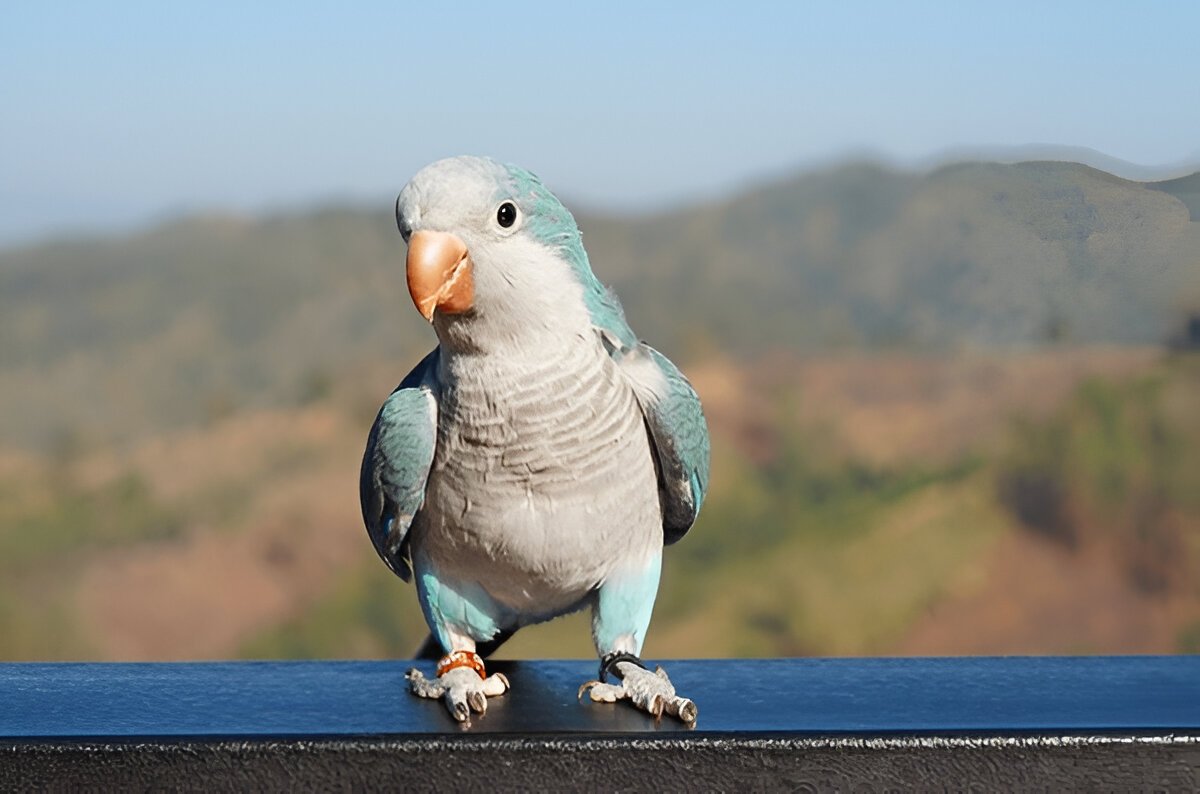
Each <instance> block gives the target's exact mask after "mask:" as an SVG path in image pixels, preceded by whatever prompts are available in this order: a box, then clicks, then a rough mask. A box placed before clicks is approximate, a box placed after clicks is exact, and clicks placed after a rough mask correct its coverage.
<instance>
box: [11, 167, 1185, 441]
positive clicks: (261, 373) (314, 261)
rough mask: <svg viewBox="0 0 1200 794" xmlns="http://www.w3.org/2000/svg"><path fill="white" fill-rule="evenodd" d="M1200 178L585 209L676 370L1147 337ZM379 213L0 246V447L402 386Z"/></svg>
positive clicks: (909, 177)
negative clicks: (831, 354)
mask: <svg viewBox="0 0 1200 794" xmlns="http://www.w3.org/2000/svg"><path fill="white" fill-rule="evenodd" d="M1198 183H1200V174H1192V175H1189V176H1186V177H1181V178H1179V179H1176V180H1167V181H1163V182H1157V183H1141V182H1134V181H1130V180H1126V179H1122V178H1121V177H1118V176H1114V175H1112V174H1109V173H1106V172H1103V171H1099V170H1097V169H1094V168H1091V167H1089V166H1087V165H1082V164H1072V163H1053V162H1037V163H1018V164H999V163H985V162H963V163H953V164H947V165H944V166H942V167H940V168H937V169H934V170H932V171H930V172H928V173H917V172H908V171H903V170H898V169H894V168H890V167H889V166H887V165H884V164H880V163H873V162H855V163H845V164H841V165H838V166H831V167H829V168H826V169H822V170H818V171H811V172H804V173H802V174H797V175H792V176H789V177H786V178H784V179H780V180H777V181H774V182H771V183H767V184H764V185H761V186H759V187H757V188H754V189H749V190H745V191H742V192H739V193H736V194H733V195H731V196H729V197H727V198H725V199H722V200H719V201H713V202H708V203H704V204H701V205H697V206H693V207H688V208H679V209H675V210H671V211H665V212H657V213H653V214H650V215H647V216H644V217H634V218H631V217H622V216H615V215H611V214H594V213H589V212H587V211H586V210H585V211H581V212H578V213H577V217H578V219H579V222H580V226H581V228H582V230H583V233H584V240H585V244H586V245H587V248H588V251H589V255H590V257H591V260H592V263H593V267H594V269H595V270H596V272H597V275H598V276H599V277H600V279H601V280H602V281H604V282H606V283H609V284H611V285H612V286H613V287H614V288H615V289H616V291H617V293H618V294H619V295H620V296H621V299H622V301H623V302H624V304H625V307H626V310H627V313H628V315H629V317H630V320H631V323H632V324H633V327H634V328H635V329H636V330H637V331H638V332H639V334H641V335H642V336H643V337H644V338H646V339H648V340H651V341H652V342H653V343H654V344H655V345H656V346H657V347H660V348H662V349H664V350H665V351H666V352H668V353H669V354H671V355H673V356H675V357H677V358H679V359H682V360H684V361H688V360H696V359H699V358H702V357H704V356H705V355H708V354H710V353H711V352H714V351H719V352H722V353H725V354H733V355H752V354H754V353H756V352H760V351H764V350H772V349H783V350H791V351H797V352H805V351H813V350H820V349H823V348H829V347H856V348H892V347H903V348H912V349H918V350H946V349H955V348H962V347H967V348H970V347H991V348H1005V347H1022V346H1031V345H1038V344H1044V343H1047V342H1053V343H1076V344H1132V345H1143V344H1147V343H1156V342H1161V341H1162V340H1164V339H1165V338H1167V336H1168V335H1169V334H1170V332H1171V331H1172V330H1173V329H1174V328H1176V327H1177V326H1178V324H1179V318H1180V316H1181V315H1182V313H1185V312H1188V311H1192V310H1195V309H1196V307H1198V306H1200V223H1197V221H1196V209H1195V208H1196V206H1198V205H1197V204H1196V198H1197V196H1200V192H1198V191H1197V184H1198ZM389 210H390V208H380V209H378V210H366V209H362V208H355V207H338V206H327V207H324V208H320V209H317V210H313V211H310V212H304V213H280V214H274V215H270V216H267V217H263V218H247V217H244V216H236V215H232V216H231V215H220V214H214V213H206V214H204V215H202V216H199V217H195V218H183V219H175V220H173V221H170V222H167V223H163V224H160V225H157V226H154V227H152V228H149V229H146V230H143V231H141V232H138V233H136V234H132V235H126V236H116V237H106V238H72V239H70V240H67V241H58V242H51V243H45V244H41V245H32V246H23V247H20V248H17V249H8V250H4V251H0V395H3V396H0V437H2V438H4V439H6V440H12V441H14V442H16V443H20V444H30V443H32V444H40V445H44V444H46V443H50V442H51V441H52V440H53V439H56V438H62V437H64V436H73V435H78V434H83V435H85V436H89V437H91V436H94V437H99V438H113V437H115V438H119V437H122V436H128V435H130V434H137V433H140V432H146V431H151V430H153V429H154V428H156V427H163V426H164V425H173V424H177V423H195V422H202V421H204V420H205V417H207V416H210V415H212V414H213V413H214V412H217V413H219V412H221V411H227V410H236V409H237V408H239V407H243V406H246V407H249V406H255V405H257V406H263V405H274V404H280V403H286V402H288V401H296V400H302V399H304V395H305V394H306V393H307V392H308V391H309V390H311V389H312V388H314V384H319V383H337V382H340V381H341V380H343V379H345V378H349V377H353V374H352V373H354V372H357V371H361V370H362V368H364V367H371V366H375V365H377V364H379V363H380V362H383V361H391V362H395V366H396V369H397V373H396V378H397V379H398V378H399V377H400V376H401V375H403V372H404V371H405V370H406V366H405V362H409V363H411V362H415V361H416V360H418V358H419V356H420V355H421V354H422V353H423V352H424V351H425V350H427V349H428V348H429V347H431V346H432V345H433V344H434V339H433V335H432V333H431V332H430V331H429V329H428V327H427V326H426V325H425V324H424V323H423V322H422V321H421V320H420V318H419V317H418V316H417V314H416V312H414V311H412V310H411V307H410V306H409V305H408V298H407V294H406V292H405V289H404V278H403V272H402V270H403V261H404V249H403V243H402V241H401V240H400V238H399V235H398V234H396V232H395V229H394V223H393V221H392V219H391V214H390V211H389ZM143 426H144V427H143Z"/></svg>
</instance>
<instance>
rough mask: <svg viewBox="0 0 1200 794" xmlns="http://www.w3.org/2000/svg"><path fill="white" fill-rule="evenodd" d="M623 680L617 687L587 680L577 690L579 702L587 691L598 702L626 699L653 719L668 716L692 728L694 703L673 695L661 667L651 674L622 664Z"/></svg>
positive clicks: (696, 710) (694, 710) (633, 666)
mask: <svg viewBox="0 0 1200 794" xmlns="http://www.w3.org/2000/svg"><path fill="white" fill-rule="evenodd" d="M621 673H622V674H623V679H622V681H621V683H620V684H606V683H601V682H599V681H588V682H586V683H584V684H583V686H581V687H579V695H578V697H579V699H580V700H582V699H583V693H584V692H588V691H589V690H590V695H591V699H592V700H593V701H595V702H597V703H601V702H603V703H613V702H616V701H618V700H628V701H629V702H630V703H631V704H632V705H634V706H636V707H637V708H639V709H641V710H642V711H645V712H646V713H648V714H650V715H651V716H652V717H654V718H655V719H661V718H662V715H663V714H664V713H665V714H669V715H671V716H672V717H677V718H678V719H679V720H680V721H681V722H683V723H684V724H686V725H689V726H691V725H694V724H695V723H696V718H697V716H699V709H697V708H696V704H695V703H693V702H692V701H691V700H689V699H688V698H685V697H680V696H679V695H677V694H676V693H675V686H674V685H673V684H672V683H671V679H670V678H669V677H668V676H667V672H666V670H663V669H662V668H661V667H659V668H658V669H656V670H655V671H654V672H653V673H651V672H650V671H649V670H646V669H644V668H642V667H638V666H637V665H633V664H630V665H622V668H621Z"/></svg>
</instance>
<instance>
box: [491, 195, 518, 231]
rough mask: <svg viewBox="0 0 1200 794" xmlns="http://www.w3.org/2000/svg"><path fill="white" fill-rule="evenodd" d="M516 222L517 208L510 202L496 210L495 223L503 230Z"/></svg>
mask: <svg viewBox="0 0 1200 794" xmlns="http://www.w3.org/2000/svg"><path fill="white" fill-rule="evenodd" d="M516 222H517V207H516V205H515V204H513V203H512V202H511V201H506V202H504V203H503V204H501V205H500V209H498V210H496V223H498V224H500V225H501V226H503V227H504V228H505V229H507V228H508V227H510V226H512V225H513V224H514V223H516Z"/></svg>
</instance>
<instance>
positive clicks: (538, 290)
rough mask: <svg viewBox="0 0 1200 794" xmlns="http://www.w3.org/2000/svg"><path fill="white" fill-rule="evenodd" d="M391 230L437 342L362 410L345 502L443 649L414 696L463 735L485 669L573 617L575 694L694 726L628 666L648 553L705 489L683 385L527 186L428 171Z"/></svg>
mask: <svg viewBox="0 0 1200 794" xmlns="http://www.w3.org/2000/svg"><path fill="white" fill-rule="evenodd" d="M396 222H397V224H398V226H399V229H400V234H401V236H402V237H403V238H404V241H405V242H406V243H407V245H408V256H407V262H406V270H407V282H408V289H409V293H410V295H411V297H412V300H413V302H414V303H415V304H416V308H417V310H418V311H419V312H420V313H421V314H422V315H423V316H424V317H425V319H426V320H428V321H429V322H430V323H432V325H433V329H434V331H435V332H436V334H437V340H438V345H437V347H436V348H435V349H434V350H433V351H432V352H430V353H429V354H428V355H427V356H425V358H424V359H423V360H422V361H421V362H420V363H419V364H418V365H417V366H416V368H414V369H413V370H412V372H410V373H409V374H408V375H407V377H405V378H404V380H403V381H401V383H400V385H399V386H398V387H397V388H396V389H395V391H393V392H392V393H391V395H390V396H389V397H388V398H387V400H386V401H384V403H383V407H382V408H381V409H380V410H379V414H378V416H377V418H376V419H375V423H374V426H373V427H372V428H371V432H370V435H369V437H368V440H367V448H366V452H365V454H364V456H363V462H362V472H361V478H360V497H361V500H362V512H363V519H364V522H365V523H366V527H367V531H368V533H369V534H370V536H371V540H372V542H373V543H374V546H375V550H376V551H377V552H378V553H379V556H380V557H382V558H383V561H384V562H385V563H386V564H387V565H388V566H389V567H390V568H391V569H392V571H394V572H395V573H396V574H397V575H399V576H400V577H401V578H402V579H404V580H406V581H409V580H412V579H415V582H416V589H417V596H418V599H419V601H420V605H421V609H422V611H423V613H424V615H425V620H426V622H427V623H428V624H429V628H430V630H431V632H432V638H433V640H434V641H435V642H436V645H437V647H438V651H439V652H440V653H443V654H444V655H443V656H442V657H441V659H440V661H439V663H438V666H437V677H436V678H426V677H425V676H424V675H422V673H421V672H420V671H419V670H415V669H414V670H411V671H409V673H408V681H409V684H410V688H411V691H412V692H413V693H414V694H416V695H419V696H421V697H427V698H439V697H440V698H443V699H444V701H445V704H446V706H447V708H448V709H449V711H450V714H451V715H452V716H453V717H454V718H455V719H457V720H459V721H466V720H468V719H469V718H470V716H471V713H472V712H473V711H474V712H478V713H483V712H484V711H485V710H486V708H487V698H488V697H493V696H496V695H500V694H503V693H504V692H505V691H507V690H508V688H509V682H508V681H507V679H506V678H505V677H504V676H503V675H502V674H493V675H491V676H489V675H488V674H487V672H486V670H485V667H484V663H483V659H482V658H481V657H482V656H484V655H486V654H487V653H488V652H490V651H491V650H494V648H495V647H496V646H497V645H498V644H499V643H500V642H503V641H504V640H505V639H507V638H508V637H510V636H511V635H512V633H513V632H515V631H516V630H517V629H519V628H521V627H522V626H527V625H530V624H535V623H540V622H543V621H546V620H550V619H551V618H554V617H557V616H559V615H564V614H567V613H570V612H574V611H576V610H580V609H584V608H590V609H591V613H592V638H593V640H594V643H595V646H596V653H597V654H598V656H599V658H600V672H599V676H598V677H599V680H596V681H588V682H586V683H585V684H584V685H583V686H582V687H580V691H579V696H580V698H582V696H583V694H584V693H585V692H588V693H589V694H590V697H591V699H592V700H593V701H596V702H614V701H617V700H623V699H624V700H629V701H630V702H631V703H633V704H634V705H635V706H637V707H639V708H641V709H643V710H645V711H647V712H649V713H651V714H653V715H654V716H656V717H658V716H661V714H662V713H663V712H664V711H665V712H666V713H668V714H671V715H674V716H677V717H678V718H680V719H681V720H683V721H684V722H687V723H692V722H694V721H695V719H696V714H697V709H696V706H695V705H694V704H693V703H692V702H691V701H690V700H688V699H686V698H683V697H680V696H678V695H677V694H676V692H675V689H674V687H673V685H672V684H671V681H670V679H669V678H668V676H667V674H666V672H665V671H663V670H662V668H661V667H660V668H658V669H657V670H656V671H655V672H650V671H648V670H647V669H646V668H645V666H644V665H643V663H642V661H641V660H640V659H639V658H638V654H639V653H640V652H641V648H642V643H643V641H644V640H645V637H646V629H647V627H648V625H649V623H650V613H651V611H652V609H653V607H654V599H655V596H656V595H657V591H658V582H659V572H660V569H661V563H662V551H663V547H664V546H665V545H669V544H671V543H674V542H675V541H677V540H679V539H680V538H681V537H683V535H684V534H685V533H686V532H687V531H688V529H689V528H690V527H691V526H692V524H693V522H695V520H696V515H697V513H698V512H699V510H700V505H701V503H702V502H703V501H704V494H705V490H706V488H707V486H708V476H709V439H708V428H707V424H706V422H705V418H704V414H703V412H702V410H701V407H700V401H699V399H698V397H697V396H696V392H695V391H694V390H693V389H692V387H691V385H690V384H689V383H688V381H687V379H686V378H685V377H684V376H683V374H682V373H680V371H679V369H677V368H676V367H675V365H674V364H672V363H671V362H670V361H669V360H667V358H666V357H665V356H663V355H662V354H661V353H659V352H658V351H656V350H655V349H654V348H652V347H650V346H649V345H646V344H645V343H643V342H640V341H639V340H638V338H637V336H635V334H634V332H633V331H632V330H631V329H630V327H629V325H628V324H627V323H626V321H625V316H624V312H623V310H622V308H621V304H620V302H619V301H618V300H617V297H616V295H615V294H613V293H612V292H611V291H610V290H608V289H607V288H605V287H604V286H603V285H602V284H601V283H600V282H599V281H598V280H597V279H596V276H595V275H593V273H592V269H591V266H590V264H589V262H588V256H587V253H586V252H585V251H584V248H583V244H582V241H581V236H580V232H579V228H578V226H577V225H576V223H575V219H574V218H573V217H572V215H571V213H570V212H569V211H568V210H567V209H566V207H564V206H563V204H562V203H561V202H560V201H559V200H558V199H557V198H555V196H554V195H553V194H552V193H551V192H550V191H549V190H547V189H546V187H545V186H544V185H543V184H542V182H541V181H540V180H539V179H538V178H537V177H535V176H534V175H533V174H531V173H529V172H528V171H525V170H523V169H521V168H518V167H516V166H512V165H502V164H500V163H498V162H495V161H493V160H491V159H487V158H482V157H454V158H450V159H446V160H440V161H438V162H435V163H433V164H432V165H429V166H427V167H425V168H424V169H422V170H421V171H420V172H419V173H418V174H417V175H416V176H415V177H413V179H412V181H410V182H409V183H408V185H407V186H405V188H404V190H403V191H402V192H401V193H400V196H399V198H398V199H397V201H396ZM668 308H669V307H663V310H664V311H665V310H668Z"/></svg>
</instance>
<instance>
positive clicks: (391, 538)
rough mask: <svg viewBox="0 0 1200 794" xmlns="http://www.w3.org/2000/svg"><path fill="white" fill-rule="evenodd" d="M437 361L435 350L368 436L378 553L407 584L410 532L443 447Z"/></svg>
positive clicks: (366, 462) (368, 500) (365, 469)
mask: <svg viewBox="0 0 1200 794" xmlns="http://www.w3.org/2000/svg"><path fill="white" fill-rule="evenodd" d="M437 362H438V351H437V350H436V349H435V350H434V351H433V352H432V353H430V354H429V355H427V356H426V357H425V358H424V359H423V360H422V361H421V363H420V364H418V365H417V366H416V367H415V368H414V369H413V371H412V372H410V373H408V376H407V377H405V379H404V380H403V381H401V382H400V385H399V386H397V387H396V390H395V391H393V392H392V393H391V396H389V397H388V398H387V400H385V401H384V403H383V407H382V408H380V409H379V415H378V416H376V417H375V424H374V425H373V426H372V427H371V435H370V436H368V437H367V449H366V452H365V453H364V454H363V461H362V471H361V473H360V475H359V482H358V492H359V499H360V501H361V502H362V514H363V522H364V523H365V524H366V525H367V533H368V534H369V535H370V536H371V542H372V543H374V544H375V551H377V552H379V556H380V557H381V558H383V561H384V562H385V563H387V565H388V567H389V568H391V569H392V570H393V571H394V572H395V573H396V575H397V576H399V577H400V578H401V579H403V580H404V581H406V582H407V581H409V580H410V579H411V578H412V564H411V562H410V560H409V556H408V528H409V526H411V525H412V522H413V518H414V517H416V515H417V511H418V510H420V509H421V505H422V504H423V503H424V501H425V481H426V479H427V478H428V477H429V468H430V466H432V465H433V453H434V449H435V448H436V446H437V410H438V409H437V399H438V395H437V380H436V373H437Z"/></svg>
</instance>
